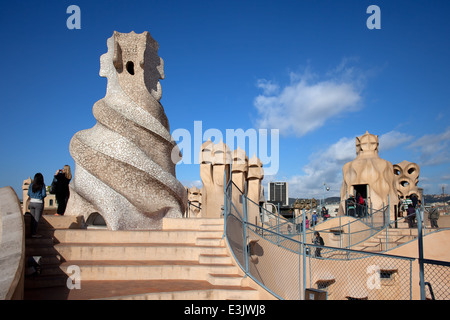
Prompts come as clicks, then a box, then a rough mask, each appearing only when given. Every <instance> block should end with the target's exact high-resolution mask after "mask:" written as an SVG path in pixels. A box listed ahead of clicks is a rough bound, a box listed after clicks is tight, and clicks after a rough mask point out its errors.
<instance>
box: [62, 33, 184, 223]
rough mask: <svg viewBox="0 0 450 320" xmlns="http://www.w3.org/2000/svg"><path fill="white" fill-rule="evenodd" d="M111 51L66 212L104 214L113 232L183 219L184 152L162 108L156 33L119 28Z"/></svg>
mask: <svg viewBox="0 0 450 320" xmlns="http://www.w3.org/2000/svg"><path fill="white" fill-rule="evenodd" d="M107 46H108V52H107V53H105V54H103V55H102V56H101V58H100V76H102V77H106V78H107V79H108V83H107V91H106V96H105V97H104V98H103V99H101V100H99V101H97V102H96V103H95V104H94V107H93V114H94V117H95V118H96V120H97V123H96V124H95V125H94V127H92V128H90V129H87V130H83V131H79V132H77V133H76V134H75V135H74V136H73V138H72V140H71V142H70V153H71V155H72V157H73V159H74V160H75V173H74V177H73V180H72V182H71V184H70V192H71V196H70V199H69V203H68V207H67V211H66V214H67V215H83V216H85V219H86V220H87V219H88V217H89V216H90V215H91V214H93V213H96V214H100V215H101V216H102V217H103V219H104V220H105V222H106V224H107V226H108V228H109V229H112V230H130V229H160V228H161V227H162V218H164V217H172V218H173V217H181V216H182V212H184V211H185V205H186V203H187V195H186V192H185V189H184V187H183V185H182V184H181V183H180V182H179V181H178V180H177V179H176V176H175V165H176V163H177V162H178V161H179V160H180V159H181V154H180V151H179V149H178V147H177V145H176V143H175V142H174V141H173V139H172V137H171V135H170V131H169V122H168V119H167V117H166V114H165V112H164V108H163V106H162V105H161V103H160V99H161V96H162V91H161V85H160V83H159V80H160V79H164V68H163V60H162V59H161V58H160V57H159V56H158V47H159V45H158V43H157V42H156V41H155V40H154V39H153V38H152V37H151V35H150V33H148V32H143V33H142V34H136V33H134V32H131V33H119V32H116V31H115V32H114V34H113V36H112V37H111V38H109V39H108V41H107ZM174 155H175V157H174Z"/></svg>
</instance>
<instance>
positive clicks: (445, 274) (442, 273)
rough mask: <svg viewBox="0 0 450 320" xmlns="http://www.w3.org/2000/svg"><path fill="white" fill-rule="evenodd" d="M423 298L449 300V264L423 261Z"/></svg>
mask: <svg viewBox="0 0 450 320" xmlns="http://www.w3.org/2000/svg"><path fill="white" fill-rule="evenodd" d="M423 267H424V282H425V296H426V299H429V300H450V263H449V262H444V261H435V260H424V264H423Z"/></svg>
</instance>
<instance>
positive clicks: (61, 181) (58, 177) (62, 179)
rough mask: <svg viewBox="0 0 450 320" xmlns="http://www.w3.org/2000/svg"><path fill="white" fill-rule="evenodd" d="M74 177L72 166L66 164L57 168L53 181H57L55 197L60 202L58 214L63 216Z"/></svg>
mask: <svg viewBox="0 0 450 320" xmlns="http://www.w3.org/2000/svg"><path fill="white" fill-rule="evenodd" d="M71 179H72V172H71V171H70V166H68V165H65V166H64V168H63V169H60V170H57V171H56V173H55V177H54V178H53V182H54V183H55V186H56V190H55V198H56V201H57V202H58V210H57V211H56V214H55V216H56V215H59V216H63V215H64V212H65V211H66V206H67V201H69V197H70V191H69V182H70V180H71Z"/></svg>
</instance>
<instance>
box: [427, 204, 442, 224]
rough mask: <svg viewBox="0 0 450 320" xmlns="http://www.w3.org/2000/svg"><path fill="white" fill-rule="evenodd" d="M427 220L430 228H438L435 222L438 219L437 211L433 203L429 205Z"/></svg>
mask: <svg viewBox="0 0 450 320" xmlns="http://www.w3.org/2000/svg"><path fill="white" fill-rule="evenodd" d="M428 219H430V223H431V227H432V228H439V226H438V224H437V221H438V219H439V210H438V209H437V208H436V205H435V204H434V203H433V204H432V205H431V208H430V210H428Z"/></svg>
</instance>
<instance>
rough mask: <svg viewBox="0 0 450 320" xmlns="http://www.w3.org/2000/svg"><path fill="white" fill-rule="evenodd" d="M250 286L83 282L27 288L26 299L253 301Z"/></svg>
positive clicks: (190, 283)
mask: <svg viewBox="0 0 450 320" xmlns="http://www.w3.org/2000/svg"><path fill="white" fill-rule="evenodd" d="M258 297H259V294H258V291H256V290H254V289H252V288H250V287H241V286H217V285H212V284H211V283H209V282H208V281H196V280H127V281H98V280H97V281H95V280H93V281H83V282H82V283H81V288H80V289H72V290H69V289H67V287H66V286H60V287H53V288H44V289H40V290H27V291H26V292H25V299H26V300H37V299H39V300H43V299H47V300H91V299H98V300H227V299H229V300H255V299H258Z"/></svg>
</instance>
